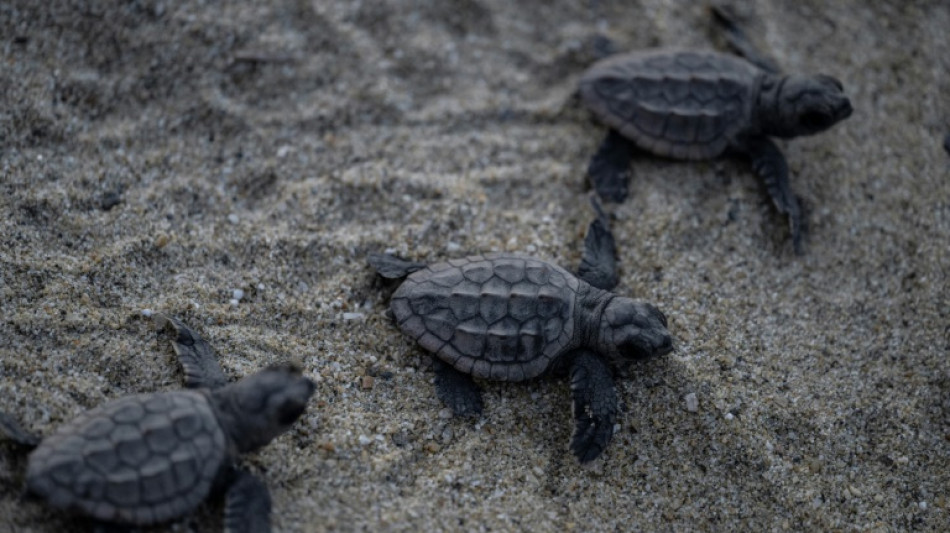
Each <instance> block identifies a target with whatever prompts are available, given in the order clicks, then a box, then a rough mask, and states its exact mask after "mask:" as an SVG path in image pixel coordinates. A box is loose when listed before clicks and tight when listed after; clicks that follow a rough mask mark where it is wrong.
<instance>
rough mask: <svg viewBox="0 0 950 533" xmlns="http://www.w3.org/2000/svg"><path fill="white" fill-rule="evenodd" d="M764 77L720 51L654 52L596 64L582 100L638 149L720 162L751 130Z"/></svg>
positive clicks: (586, 76) (583, 84) (584, 80)
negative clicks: (757, 94)
mask: <svg viewBox="0 0 950 533" xmlns="http://www.w3.org/2000/svg"><path fill="white" fill-rule="evenodd" d="M763 76H764V73H763V72H762V71H760V70H759V69H757V68H756V67H755V66H753V65H752V64H751V63H748V62H747V61H745V60H743V59H741V58H738V57H735V56H730V55H726V54H719V53H716V52H701V51H686V50H679V51H677V50H672V51H669V50H652V51H643V52H632V53H628V54H623V55H619V56H615V57H611V58H608V59H605V60H603V61H600V62H598V63H596V64H595V65H594V66H592V67H591V68H590V69H589V70H588V71H587V72H586V73H585V74H584V76H583V77H582V78H581V81H580V95H581V98H582V100H583V101H584V103H585V104H586V105H587V106H588V107H589V108H590V109H591V110H592V111H593V112H594V114H595V115H596V116H597V118H598V119H600V120H601V121H602V122H604V123H606V124H607V125H608V126H610V127H612V128H614V129H616V130H617V131H619V132H620V133H621V134H623V135H624V136H625V137H627V138H629V139H630V140H632V141H633V142H634V143H636V144H637V146H639V147H641V148H643V149H645V150H648V151H650V152H653V153H655V154H657V155H662V156H667V157H674V158H677V159H708V158H713V157H716V156H719V155H721V154H722V153H723V152H724V151H725V150H726V148H728V147H729V146H730V144H731V143H732V141H733V140H734V139H735V138H736V137H737V136H738V135H739V134H741V133H742V132H743V130H746V129H747V128H749V126H750V124H751V116H752V106H753V104H754V103H755V100H756V98H755V97H756V93H757V91H758V90H759V84H760V82H761V79H762V77H763Z"/></svg>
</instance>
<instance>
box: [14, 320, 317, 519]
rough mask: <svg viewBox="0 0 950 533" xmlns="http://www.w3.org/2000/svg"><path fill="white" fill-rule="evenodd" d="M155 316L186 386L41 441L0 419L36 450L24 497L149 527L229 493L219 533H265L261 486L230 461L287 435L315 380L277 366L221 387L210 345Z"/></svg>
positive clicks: (107, 408)
mask: <svg viewBox="0 0 950 533" xmlns="http://www.w3.org/2000/svg"><path fill="white" fill-rule="evenodd" d="M155 319H156V320H157V321H160V323H164V325H165V326H166V327H169V328H170V329H172V330H173V331H174V332H175V333H176V335H177V337H176V339H175V342H174V346H175V351H176V353H177V354H178V357H179V360H180V361H181V364H182V366H183V368H184V371H185V386H186V387H187V388H186V389H184V390H178V391H171V392H156V393H151V394H137V395H132V396H126V397H123V398H119V399H117V400H114V401H112V402H109V403H106V404H104V405H102V406H99V407H96V408H94V409H91V410H89V411H86V412H84V413H82V414H80V415H79V416H78V417H76V418H75V419H74V420H73V421H72V422H69V423H67V424H65V425H64V426H62V427H60V428H59V429H58V430H57V431H56V432H55V433H53V434H52V435H50V436H49V437H47V438H46V439H43V440H42V441H41V442H40V441H39V439H38V438H36V437H34V436H32V435H30V434H29V433H28V432H26V431H25V430H23V428H22V427H21V426H20V425H19V424H18V423H17V422H16V421H15V420H13V419H12V418H11V417H9V416H8V415H6V414H3V413H0V434H3V435H5V436H6V437H7V438H9V439H11V440H13V441H14V442H17V443H20V444H22V445H24V446H26V447H34V446H36V449H35V450H33V452H32V453H31V454H30V456H29V461H28V466H27V472H26V490H27V492H28V494H30V495H35V496H38V497H40V498H42V499H44V500H46V501H47V502H48V503H49V504H50V505H52V506H53V507H57V508H62V509H68V510H70V511H73V512H76V513H78V514H81V515H85V516H88V517H90V518H92V519H93V520H94V521H96V522H99V523H105V524H109V525H110V526H111V525H122V526H146V525H150V524H155V523H159V522H164V521H168V520H172V519H174V518H178V517H180V516H183V515H185V514H187V513H189V512H190V511H192V510H194V509H195V508H196V507H197V506H198V505H199V504H200V503H201V502H202V501H203V500H204V499H205V497H206V496H208V494H209V493H211V492H212V491H213V490H216V489H223V488H225V487H227V497H226V500H227V501H226V504H225V519H224V524H225V530H226V531H228V532H247V533H263V532H268V531H270V507H271V502H270V495H269V494H268V491H267V487H266V486H265V485H264V483H263V482H262V481H261V480H260V479H258V478H257V477H255V476H254V475H252V474H250V473H249V472H246V471H244V470H241V469H240V468H238V467H237V466H236V465H235V460H236V459H237V455H238V454H239V453H243V452H250V451H253V450H256V449H258V448H260V447H262V446H264V445H266V444H267V443H269V442H270V441H271V440H273V439H274V438H275V437H277V436H278V435H280V434H281V433H283V432H285V431H286V430H288V429H289V428H290V426H291V425H293V423H294V422H295V421H296V420H297V418H299V417H300V415H301V414H303V412H304V410H305V408H306V406H307V401H308V400H309V399H310V396H311V395H312V394H313V391H314V385H313V383H312V382H311V381H310V380H309V379H307V378H305V377H303V376H301V374H300V369H299V368H297V367H295V366H293V365H289V364H280V365H273V366H269V367H267V368H265V369H264V370H261V371H260V372H258V373H256V374H254V375H251V376H249V377H246V378H244V379H242V380H240V381H238V382H236V383H231V384H228V383H227V379H226V378H225V376H224V373H223V372H222V371H221V367H220V366H218V363H217V361H215V359H214V355H213V352H212V350H211V347H210V346H209V345H208V343H207V342H205V341H204V340H203V339H202V338H201V337H199V336H198V335H197V334H196V333H194V332H193V331H192V330H190V329H189V328H188V327H186V326H185V325H184V324H182V323H181V322H179V321H178V320H176V319H174V318H170V317H165V316H163V315H156V316H155ZM37 443H38V444H39V445H38V446H37ZM105 524H103V525H105Z"/></svg>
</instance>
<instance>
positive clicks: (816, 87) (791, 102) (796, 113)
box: [763, 74, 852, 138]
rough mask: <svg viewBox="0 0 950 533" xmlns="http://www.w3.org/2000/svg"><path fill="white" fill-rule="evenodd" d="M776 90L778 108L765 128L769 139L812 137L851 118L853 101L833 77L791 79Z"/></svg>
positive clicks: (819, 76)
mask: <svg viewBox="0 0 950 533" xmlns="http://www.w3.org/2000/svg"><path fill="white" fill-rule="evenodd" d="M777 89H778V94H777V95H776V97H775V108H774V110H773V113H771V114H770V115H771V116H770V117H769V120H767V121H765V122H766V124H763V129H764V131H765V132H766V133H768V134H770V135H774V136H776V137H782V138H789V137H797V136H799V135H812V134H815V133H819V132H822V131H825V130H826V129H828V128H830V127H832V126H834V125H835V124H837V123H839V122H841V121H842V120H844V119H846V118H848V117H850V116H851V112H852V108H851V101H850V100H848V97H847V96H845V95H844V87H843V86H842V85H841V82H840V81H838V80H837V79H835V78H833V77H831V76H826V75H824V74H818V75H816V76H795V75H793V76H788V77H787V78H785V81H784V83H779V84H778V87H777Z"/></svg>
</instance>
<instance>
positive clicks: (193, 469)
mask: <svg viewBox="0 0 950 533" xmlns="http://www.w3.org/2000/svg"><path fill="white" fill-rule="evenodd" d="M227 454H228V446H227V441H226V438H225V435H224V432H223V431H222V429H221V427H220V425H219V424H218V422H217V418H216V416H215V414H214V411H213V409H212V407H211V404H210V403H209V402H208V398H207V396H205V394H203V393H201V392H197V391H187V390H186V391H175V392H166V393H154V394H141V395H134V396H126V397H124V398H120V399H118V400H116V401H114V402H110V403H108V404H105V405H102V406H100V407H97V408H95V409H92V410H89V411H86V412H85V413H82V414H81V415H79V416H78V417H77V418H76V419H74V420H73V421H72V422H70V423H68V424H66V425H64V426H62V427H61V428H60V429H59V430H58V431H57V432H56V433H55V434H53V435H52V436H50V437H49V438H47V439H45V440H44V441H43V442H42V443H41V444H40V446H39V447H38V448H37V449H36V450H34V452H33V453H32V454H31V455H30V460H29V466H28V468H27V484H28V488H29V490H30V491H31V492H33V493H34V494H37V495H40V496H43V497H44V498H46V499H47V501H49V503H50V504H51V505H53V506H56V507H61V508H68V509H72V510H75V511H78V512H80V513H82V514H86V515H89V516H92V517H93V518H97V519H99V520H103V521H106V522H114V523H120V524H136V525H148V524H153V523H157V522H163V521H166V520H170V519H172V518H175V517H178V516H181V515H183V514H185V513H187V512H189V511H191V510H192V509H194V508H195V507H197V506H198V504H200V503H201V502H202V500H204V498H205V496H207V494H208V492H209V491H210V489H211V485H212V483H213V482H214V479H215V476H216V475H217V473H218V471H219V469H220V467H221V465H222V464H223V463H224V461H225V458H226V455H227Z"/></svg>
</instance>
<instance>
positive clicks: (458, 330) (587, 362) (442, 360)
mask: <svg viewBox="0 0 950 533" xmlns="http://www.w3.org/2000/svg"><path fill="white" fill-rule="evenodd" d="M369 262H370V264H371V265H372V266H373V267H374V268H376V270H377V272H378V273H379V274H380V275H381V276H382V277H384V278H389V279H398V278H402V277H406V276H408V277H406V279H405V281H403V282H402V284H401V285H400V286H399V288H398V289H397V290H396V291H395V292H394V293H393V295H392V299H391V303H390V309H391V311H392V315H393V319H394V321H395V322H396V324H398V326H399V328H400V329H402V331H403V332H404V333H406V334H407V335H409V336H410V337H412V338H413V339H415V340H416V341H417V342H418V343H419V344H420V345H422V347H423V348H425V349H427V350H429V351H430V352H432V353H433V354H435V356H436V366H435V367H436V391H437V393H438V396H439V398H440V399H441V400H442V401H443V402H445V403H446V404H447V405H448V406H449V407H450V408H451V409H452V410H453V411H454V413H455V414H456V415H474V414H478V413H480V412H481V410H482V400H481V392H480V390H479V388H478V386H477V385H476V384H475V383H474V382H473V381H472V378H471V376H474V377H477V378H482V379H492V380H500V381H523V380H527V379H531V378H535V377H538V376H541V375H543V374H546V373H550V372H556V373H563V372H564V371H569V372H570V380H571V391H572V395H573V407H574V419H575V432H574V436H573V439H572V442H571V450H572V451H573V453H574V455H576V456H577V458H578V459H579V460H580V461H581V462H587V461H591V460H593V459H595V458H596V457H597V456H599V455H600V453H601V452H602V451H603V450H604V448H605V447H606V446H607V444H608V442H609V441H610V438H611V436H612V435H613V427H614V418H615V416H616V412H617V394H616V390H615V388H614V384H613V377H612V372H611V370H610V364H613V365H620V366H623V367H626V366H628V365H629V364H630V362H631V361H633V360H635V359H641V358H645V357H649V356H652V355H662V354H665V353H668V352H669V351H671V350H672V348H673V343H672V339H671V337H670V335H669V332H668V331H667V329H666V328H667V323H666V317H665V316H664V315H663V313H661V312H660V311H659V310H657V308H656V307H654V306H652V305H650V304H648V303H644V302H637V301H634V300H631V299H629V298H625V297H622V296H618V295H616V294H614V293H612V292H610V291H609V290H610V289H612V288H613V287H614V286H615V285H616V284H617V273H616V266H615V259H614V241H613V237H612V235H611V234H610V231H609V230H608V229H607V226H606V224H605V222H604V219H603V217H600V218H598V219H597V220H595V221H594V222H593V223H592V224H591V226H590V229H589V230H588V234H587V237H586V239H585V249H584V257H583V260H582V262H581V266H580V268H579V270H578V275H577V276H575V275H574V274H572V273H570V272H568V271H567V270H564V269H563V268H561V267H559V266H557V265H553V264H551V263H548V262H546V261H542V260H540V259H534V258H531V257H523V256H519V255H509V254H487V255H476V256H471V257H464V258H462V259H453V260H450V261H448V262H445V263H436V264H433V265H428V266H426V265H424V264H421V263H413V262H409V261H403V260H401V259H397V258H395V257H392V256H389V255H372V256H370V258H369Z"/></svg>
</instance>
